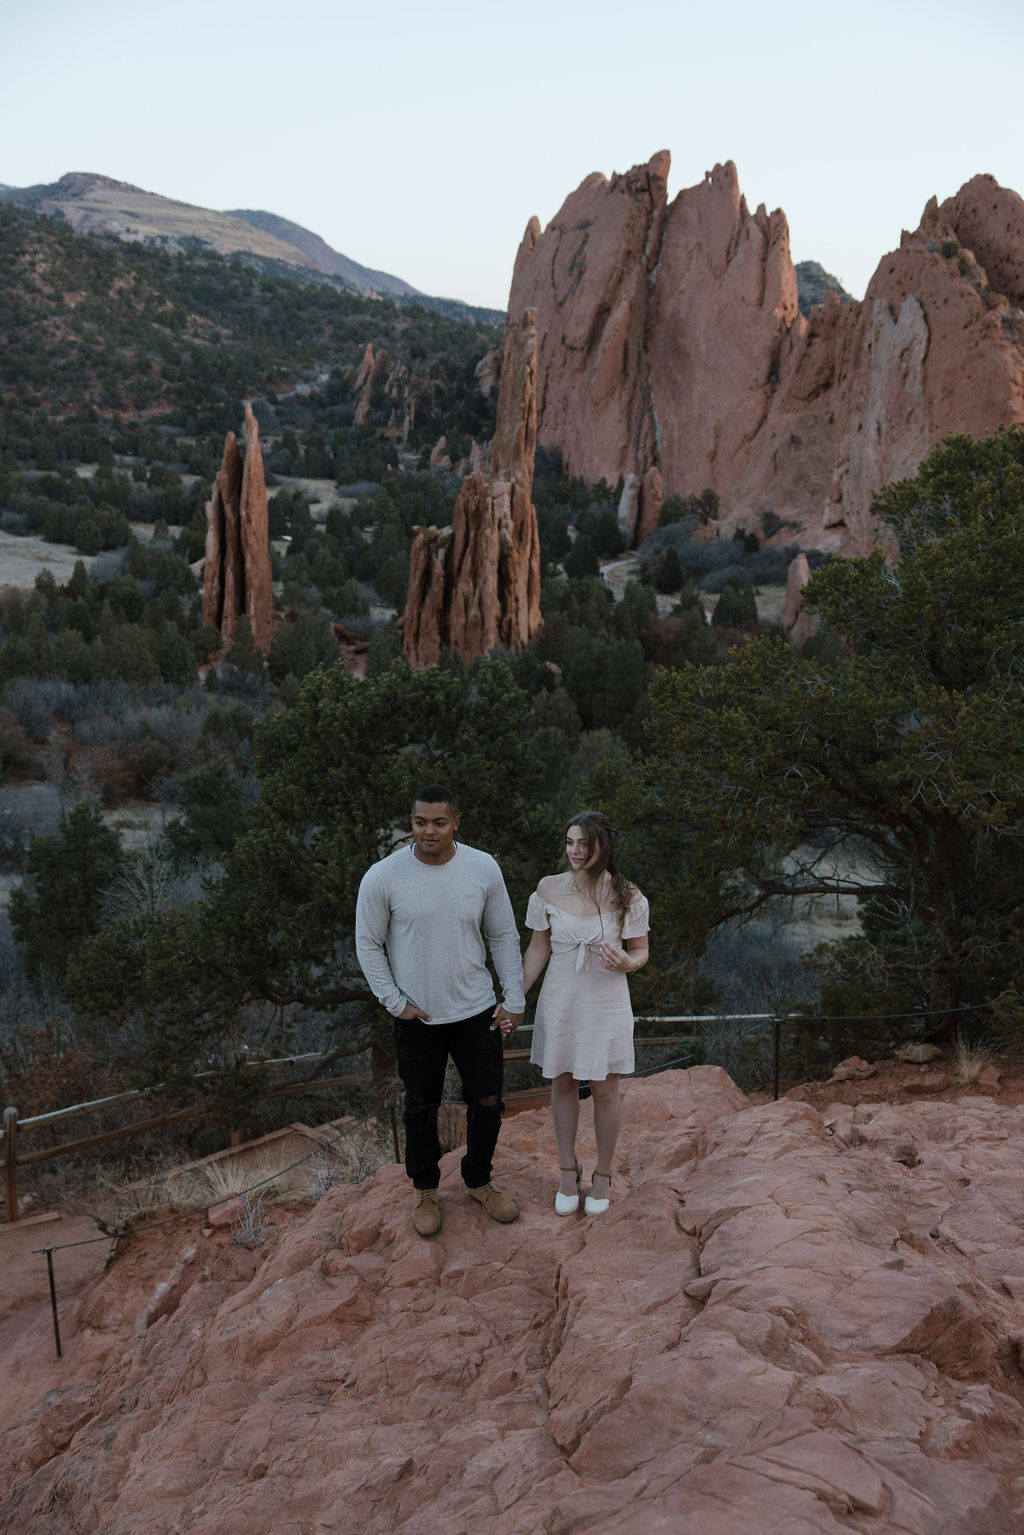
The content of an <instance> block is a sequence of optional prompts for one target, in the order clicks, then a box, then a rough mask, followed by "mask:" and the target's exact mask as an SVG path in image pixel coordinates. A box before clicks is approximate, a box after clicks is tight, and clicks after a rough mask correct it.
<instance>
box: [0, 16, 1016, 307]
mask: <svg viewBox="0 0 1024 1535" xmlns="http://www.w3.org/2000/svg"><path fill="white" fill-rule="evenodd" d="M237 14H238V13H237V12H236V11H234V9H229V8H228V7H227V6H225V5H223V4H218V3H217V0H214V3H213V4H212V5H211V4H210V3H208V0H207V3H204V4H202V5H200V3H199V0H183V3H182V6H181V7H180V8H179V11H178V12H177V14H176V16H175V21H174V28H173V31H172V32H170V33H168V30H167V26H166V23H165V20H164V18H163V17H162V15H161V14H160V13H147V12H139V11H138V10H137V8H135V7H129V5H128V3H127V0H98V3H97V5H96V6H94V7H91V8H90V9H89V11H88V12H87V13H85V12H81V11H80V9H79V8H77V7H75V6H74V5H72V4H71V3H70V0H44V3H42V4H41V5H39V6H38V7H36V8H34V9H33V10H32V12H31V13H29V12H27V11H26V12H25V13H22V14H7V15H6V16H4V17H3V18H0V45H2V46H3V49H4V56H5V60H6V61H7V64H8V70H7V76H8V85H7V88H6V90H5V93H4V101H3V104H2V105H0V126H2V127H6V129H7V133H6V142H7V145H8V152H7V155H6V157H5V159H4V162H3V164H2V165H0V181H2V182H3V183H5V184H7V185H10V186H17V187H23V186H31V185H35V184H48V183H51V182H54V181H57V180H59V178H60V177H61V176H62V175H64V174H66V173H67V172H68V171H70V170H75V169H82V168H88V169H89V170H90V171H91V172H92V173H93V174H99V175H104V176H109V177H111V178H112V179H114V180H117V181H126V182H130V183H131V184H133V185H135V186H138V187H141V188H143V189H144V190H146V191H152V192H155V193H157V194H159V195H160V196H162V197H166V198H170V199H172V200H175V201H180V202H185V203H190V204H193V205H195V206H198V207H204V208H211V209H217V210H219V211H224V210H228V209H231V208H253V209H261V210H264V211H266V212H270V213H274V214H277V215H278V216H280V217H282V218H285V219H289V220H291V221H292V222H294V223H296V224H300V225H302V226H303V227H304V228H306V229H309V230H311V231H312V232H314V233H315V234H318V235H320V236H321V237H322V238H323V239H324V240H326V241H327V243H328V244H329V245H331V246H333V247H334V249H335V250H337V251H339V252H340V253H342V254H343V255H345V256H347V257H348V258H349V259H350V260H352V261H355V262H358V263H359V264H360V265H362V266H365V267H369V268H373V269H375V270H378V271H382V272H387V273H390V274H391V275H393V276H396V277H400V278H402V279H403V280H404V281H406V282H408V283H411V284H412V285H413V286H414V287H416V288H418V289H420V291H421V292H423V293H426V294H430V295H433V296H438V297H445V298H454V299H461V300H462V301H464V302H466V303H471V304H476V305H481V306H484V307H486V308H490V309H500V310H503V309H504V308H505V307H506V303H507V298H508V289H509V283H510V280H511V275H512V266H513V262H514V260H515V255H516V251H517V249H518V246H519V242H520V240H521V239H522V235H523V231H524V229H525V228H526V224H527V222H528V220H529V219H530V218H531V216H533V215H536V216H537V217H538V218H539V219H540V222H541V225H542V227H543V226H546V225H547V224H548V223H549V222H550V220H551V219H552V218H553V217H554V216H555V214H556V213H557V212H558V209H559V208H560V207H561V205H562V203H563V202H564V201H565V199H566V197H568V196H569V194H570V193H571V192H572V191H574V190H575V188H576V187H577V186H578V185H579V184H580V182H581V181H583V180H584V179H585V177H587V176H588V175H590V174H592V173H593V172H595V171H596V172H600V173H601V174H603V175H605V176H608V177H610V176H611V175H612V174H613V173H614V172H624V171H627V170H629V169H630V167H631V166H633V165H636V164H644V163H646V162H647V161H648V160H650V158H651V156H652V155H654V154H655V153H657V152H658V151H659V150H661V149H668V150H669V151H670V153H671V154H672V162H673V163H672V174H671V177H670V181H669V197H670V199H671V198H673V197H675V196H676V195H677V193H678V192H679V191H680V190H681V189H682V188H683V187H687V186H692V185H694V184H696V183H698V182H699V181H700V180H701V179H702V178H703V175H704V173H705V171H707V170H710V169H711V168H712V166H713V165H715V164H716V163H722V162H725V161H726V160H733V161H734V162H735V164H736V167H737V171H738V175H739V182H740V188H741V190H742V192H743V194H744V196H745V197H746V200H747V203H748V206H749V207H750V208H751V209H752V210H753V209H754V208H756V207H757V206H758V204H759V203H764V204H765V205H766V207H767V208H768V209H769V211H771V210H773V209H775V208H781V209H782V210H783V212H784V213H785V214H786V217H787V220H788V222H789V228H790V245H791V251H792V256H793V260H794V262H797V261H804V260H811V261H817V262H819V263H820V264H821V265H822V266H823V267H824V268H825V269H826V271H828V272H830V273H831V274H832V275H833V276H835V277H836V278H837V279H838V280H839V282H840V283H841V284H842V285H843V286H844V287H845V288H846V289H847V290H848V291H849V292H851V293H852V294H853V295H854V296H855V297H858V298H859V297H862V296H863V292H864V288H865V286H866V284H867V282H868V280H869V279H870V277H871V275H872V273H873V272H874V270H875V268H876V266H877V265H878V263H879V262H880V261H881V259H882V257H883V256H884V255H885V254H886V253H887V252H888V251H890V250H892V249H894V248H895V247H896V246H898V244H899V239H900V234H901V231H902V230H903V229H913V228H915V227H916V225H917V223H918V220H919V219H920V216H921V211H922V209H923V208H924V205H925V203H926V202H927V200H928V198H929V197H931V196H933V195H934V196H936V197H937V198H938V199H939V201H940V202H941V201H942V200H943V199H944V198H946V197H950V196H952V195H953V194H955V192H956V191H957V190H958V188H959V187H960V186H961V185H962V184H963V182H965V181H967V180H969V179H970V177H972V176H974V175H978V174H984V173H988V174H991V175H993V176H995V178H996V179H997V181H999V182H1000V183H1001V184H1002V185H1003V186H1006V187H1010V188H1012V189H1013V190H1015V191H1021V190H1022V189H1024V146H1022V145H1021V141H1020V134H1019V130H1018V127H1017V124H1016V121H1015V103H1016V98H1017V93H1018V86H1017V82H1016V79H1015V75H1016V60H1017V58H1018V57H1019V47H1020V45H1021V44H1024V8H1019V7H1017V6H1015V5H1014V4H1012V3H1011V0H979V3H978V4H977V5H976V6H975V7H974V10H973V12H972V16H973V18H974V29H973V37H974V39H976V40H977V47H978V51H979V55H980V53H981V50H982V49H984V69H983V70H982V69H980V68H973V67H972V66H971V64H970V62H968V63H967V65H966V66H965V39H964V33H963V11H962V8H961V7H959V6H954V5H953V4H952V3H951V0H932V3H929V4H926V3H925V0H904V3H903V4H902V5H901V6H900V7H899V8H898V9H897V11H896V12H895V13H894V12H893V11H892V10H891V9H890V8H888V7H886V6H885V5H883V4H882V3H881V0H857V3H855V4H851V5H847V6H845V7H843V9H842V10H841V11H839V12H830V13H829V14H828V15H827V16H822V17H819V18H815V19H814V21H813V25H814V26H816V27H817V28H818V32H817V34H815V35H811V34H810V33H809V32H808V21H807V16H806V13H805V11H803V10H802V9H798V7H797V6H796V4H795V3H793V0H786V3H785V4H784V5H783V7H782V8H781V10H780V9H778V8H776V10H775V11H773V12H772V13H771V15H770V16H769V15H766V14H765V13H764V11H763V9H762V8H759V7H758V8H755V6H754V5H753V4H752V3H751V0H740V4H739V7H738V9H734V11H733V12H732V13H730V21H729V26H728V33H727V34H726V33H725V32H724V30H723V29H722V26H721V24H720V23H718V22H716V21H715V19H714V18H713V17H710V16H708V15H707V14H705V13H703V12H699V11H698V10H697V8H696V7H695V6H693V5H690V6H685V5H684V6H678V5H677V6H671V7H670V6H668V5H667V4H666V3H664V0H644V3H642V4H641V6H640V7H639V9H638V10H637V11H635V12H634V13H633V14H632V16H631V18H630V22H629V30H628V32H624V29H623V19H622V16H621V13H620V12H619V11H618V10H617V9H616V8H613V7H612V5H611V4H609V3H608V0H598V3H597V4H596V5H595V7H593V8H592V9H591V12H590V13H588V24H587V27H586V30H585V32H582V31H580V29H579V28H578V25H577V22H576V14H575V13H574V12H569V11H568V10H567V9H565V8H562V9H557V10H555V11H552V10H551V8H550V7H542V6H541V5H540V4H539V3H538V0H526V3H525V4H523V5H522V6H521V7H520V8H519V10H518V11H517V12H516V13H515V26H514V27H513V26H512V25H510V24H509V23H508V22H507V20H506V18H504V17H503V16H502V15H499V14H495V13H483V14H480V13H478V11H477V10H476V9H474V8H472V7H471V6H470V5H469V4H468V3H466V0H447V3H446V4H444V5H442V6H441V7H440V8H437V9H435V10H434V11H433V12H431V14H430V15H429V16H427V15H425V14H424V13H423V12H422V10H421V9H420V8H417V7H414V6H413V5H411V4H410V3H409V0H399V3H398V4H397V5H396V6H394V7H393V8H392V11H391V13H389V15H390V18H391V24H390V25H389V29H388V32H387V36H386V37H382V35H381V29H380V27H379V24H377V23H375V22H374V21H373V19H372V18H370V17H368V16H366V15H364V14H362V13H361V12H360V11H358V10H357V9H356V8H355V7H352V6H350V7H343V8H342V9H341V10H338V9H337V8H335V7H329V6H328V5H327V4H326V0H300V5H299V6H298V8H297V9H296V10H293V12H292V13H291V20H290V25H289V27H288V29H287V30H285V29H284V28H283V27H282V23H281V19H280V15H279V13H278V12H277V11H276V10H275V8H274V7H273V6H272V5H271V4H270V3H269V0H255V3H254V5H253V6H252V7H250V9H249V10H248V11H247V12H246V13H245V14H246V23H245V25H244V26H243V27H241V28H240V27H239V26H238V25H237ZM197 39H201V40H202V50H201V51H199V49H198V47H197ZM632 39H639V42H638V43H637V45H636V49H635V54H634V56H635V59H636V61H637V63H636V64H635V65H634V67H632V68H624V67H623V63H622V60H623V53H624V49H625V52H626V54H627V56H629V53H630V50H629V46H628V45H629V44H630V42H631V40H632ZM648 40H649V41H648ZM645 43H646V44H647V46H646V51H645ZM996 45H997V46H996ZM651 57H653V58H655V59H656V60H657V61H658V63H659V65H661V68H662V73H661V75H660V76H658V75H656V74H655V73H654V72H653V70H652V69H651V68H649V67H648V62H647V61H648V59H649V58H651ZM221 59H226V60H230V63H231V70H230V72H228V71H227V70H225V69H223V68H221V67H220V66H219V64H218V61H219V60H221ZM675 59H678V60H679V63H678V65H677V66H676V67H675V69H674V70H673V69H672V67H671V65H670V67H669V69H668V70H666V69H665V68H664V65H663V64H662V61H664V60H675ZM716 60H717V61H718V63H717V66H716ZM817 60H820V61H821V62H820V66H819V67H817V68H816V67H815V64H816V61H817ZM709 61H710V63H709ZM197 69H198V70H199V71H200V72H201V78H204V77H205V76H207V75H208V74H212V76H213V77H214V78H215V80H216V81H218V82H222V83H226V84H227V85H228V86H229V88H228V89H225V90H211V91H209V92H205V93H204V92H199V93H198V94H197V93H196V84H197V80H196V72H197ZM247 82H248V84H249V86H250V91H249V95H248V97H247V96H246V94H245V86H246V83H247ZM41 101H42V105H43V106H44V109H45V110H43V111H42V112H41V111H40V105H41ZM240 103H241V109H240ZM26 122H31V124H32V129H31V132H30V133H28V134H26V132H25V129H24V124H25V123H26ZM240 123H241V125H242V129H243V132H244V134H245V135H247V136H244V137H240V136H239V124H240ZM364 145H365V146H368V148H363V146H364ZM350 146H355V147H354V148H353V147H350Z"/></svg>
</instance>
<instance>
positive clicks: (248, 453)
mask: <svg viewBox="0 0 1024 1535" xmlns="http://www.w3.org/2000/svg"><path fill="white" fill-rule="evenodd" d="M240 613H244V614H246V616H247V617H248V619H249V623H250V625H251V627H252V637H253V640H254V642H255V644H256V645H258V646H259V648H260V649H261V650H262V651H264V652H266V651H268V650H269V649H270V642H271V640H272V639H273V636H274V593H273V578H272V574H271V567H270V540H269V534H268V521H267V488H266V482H265V480H264V477H263V455H262V453H261V452H260V435H259V427H258V426H257V424H256V417H255V416H254V415H253V413H252V408H251V407H250V406H249V405H246V407H245V452H244V454H243V453H242V451H241V449H240V448H239V445H238V439H237V438H236V436H235V434H234V432H228V434H227V436H226V438H225V439H224V455H223V458H222V459H221V466H220V471H219V473H218V475H217V478H216V479H215V480H214V482H213V494H212V496H211V499H210V500H209V501H208V502H207V503H206V556H205V561H204V565H203V623H204V624H213V625H214V627H215V628H217V629H219V630H220V632H221V635H222V637H223V640H224V643H225V645H227V644H229V643H230V641H231V638H232V636H233V634H234V632H235V621H236V619H237V618H238V616H239V614H240Z"/></svg>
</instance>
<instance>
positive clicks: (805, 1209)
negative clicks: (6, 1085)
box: [0, 1066, 1024, 1535]
mask: <svg viewBox="0 0 1024 1535" xmlns="http://www.w3.org/2000/svg"><path fill="white" fill-rule="evenodd" d="M625 1095H626V1111H627V1113H626V1124H627V1128H626V1131H625V1134H624V1135H623V1140H622V1144H621V1148H620V1159H619V1169H620V1171H619V1173H618V1174H617V1177H616V1182H615V1186H614V1188H613V1202H612V1206H611V1208H610V1210H609V1212H608V1214H607V1215H605V1216H602V1217H598V1218H589V1219H588V1218H586V1217H582V1216H581V1217H578V1218H576V1217H574V1218H570V1219H560V1218H559V1217H558V1216H556V1215H555V1213H554V1210H553V1209H552V1198H553V1193H554V1189H555V1186H556V1177H557V1173H556V1168H555V1163H556V1161H557V1158H556V1156H555V1147H554V1142H553V1139H552V1135H551V1128H550V1121H549V1117H548V1115H547V1113H546V1112H545V1111H543V1110H538V1111H536V1112H533V1113H526V1114H520V1115H517V1116H516V1117H515V1118H514V1119H512V1120H511V1121H507V1122H506V1125H505V1127H504V1129H503V1131H502V1136H501V1142H500V1144H499V1148H498V1168H497V1176H498V1177H499V1179H500V1181H501V1183H502V1184H503V1185H504V1186H505V1187H507V1188H509V1189H511V1190H513V1191H514V1193H515V1194H516V1196H517V1198H518V1199H519V1200H520V1202H521V1205H522V1216H521V1218H520V1220H518V1221H517V1222H515V1223H514V1224H513V1225H510V1226H497V1225H495V1224H494V1223H493V1222H491V1221H489V1220H488V1219H487V1217H486V1216H485V1215H484V1213H483V1212H482V1211H481V1210H480V1209H479V1208H478V1207H477V1206H476V1205H474V1204H473V1203H472V1202H471V1201H470V1200H468V1199H467V1198H466V1196H465V1192H464V1190H463V1189H462V1185H461V1179H460V1177H459V1171H458V1160H459V1153H458V1152H457V1151H456V1152H453V1153H451V1154H450V1155H449V1156H447V1157H445V1159H444V1161H443V1163H442V1176H441V1190H440V1202H441V1209H442V1214H443V1222H444V1224H443V1226H442V1229H441V1231H440V1233H439V1234H438V1235H437V1236H436V1237H435V1238H433V1239H431V1240H430V1241H423V1240H422V1239H421V1238H419V1237H417V1236H416V1235H415V1233H414V1232H413V1231H412V1229H411V1226H410V1224H409V1204H410V1198H409V1185H408V1181H407V1179H406V1177H405V1174H404V1172H403V1171H402V1169H400V1168H398V1167H394V1166H391V1167H386V1168H384V1169H383V1170H382V1171H381V1172H380V1173H378V1174H377V1176H376V1177H375V1178H374V1179H372V1180H371V1181H369V1182H367V1183H364V1184H361V1185H358V1186H348V1187H346V1188H341V1189H334V1190H333V1191H332V1192H331V1193H329V1194H328V1195H327V1197H326V1198H325V1199H324V1200H323V1201H322V1203H320V1204H319V1205H317V1206H316V1207H315V1208H313V1209H312V1210H309V1211H306V1212H303V1213H301V1214H293V1215H289V1212H287V1211H281V1212H278V1214H276V1215H275V1220H277V1221H278V1223H279V1227H278V1231H277V1234H276V1235H275V1236H273V1237H271V1239H270V1240H269V1241H268V1243H267V1245H265V1246H264V1247H263V1248H261V1249H260V1251H259V1252H258V1253H246V1252H242V1251H240V1250H239V1248H237V1247H232V1246H231V1245H230V1243H229V1242H228V1241H227V1239H226V1235H225V1233H224V1232H222V1231H220V1232H218V1231H212V1230H210V1229H209V1228H207V1229H205V1230H204V1229H202V1225H201V1222H200V1223H197V1224H196V1225H194V1226H192V1227H188V1226H187V1225H186V1226H185V1227H184V1228H182V1227H178V1228H175V1227H170V1228H163V1229H161V1230H157V1231H152V1232H148V1233H142V1234H140V1235H139V1236H137V1237H133V1238H132V1239H131V1240H130V1241H129V1242H128V1243H127V1244H126V1245H125V1246H124V1247H123V1249H121V1250H119V1251H118V1253H117V1255H116V1257H115V1259H114V1262H113V1263H112V1265H111V1266H110V1267H109V1269H108V1271H107V1273H106V1274H105V1275H103V1276H102V1277H101V1278H100V1279H98V1280H96V1281H95V1282H93V1283H92V1284H91V1286H90V1287H89V1288H88V1289H86V1290H85V1291H84V1292H83V1293H82V1295H81V1296H80V1298H79V1299H78V1300H77V1302H75V1303H74V1305H73V1306H72V1305H69V1304H68V1303H67V1302H65V1305H64V1315H63V1331H64V1339H65V1357H64V1359H63V1361H62V1362H61V1363H59V1364H57V1363H55V1362H52V1346H51V1341H52V1340H51V1337H50V1335H49V1314H48V1307H47V1305H46V1299H45V1295H41V1296H40V1298H39V1304H38V1307H37V1312H38V1320H35V1319H33V1320H32V1321H27V1320H24V1318H23V1320H22V1324H21V1326H22V1330H23V1331H24V1330H25V1329H28V1330H29V1331H31V1330H32V1329H33V1328H35V1329H36V1330H37V1331H36V1335H35V1359H34V1361H33V1363H32V1365H31V1368H32V1371H33V1374H34V1376H35V1379H36V1381H37V1384H38V1392H39V1395H38V1400H37V1401H36V1402H34V1403H33V1405H31V1406H29V1407H28V1408H26V1409H25V1410H24V1411H23V1412H22V1413H21V1414H20V1416H19V1417H17V1418H16V1419H14V1420H13V1421H10V1422H8V1423H7V1424H6V1426H5V1427H4V1429H3V1430H2V1432H0V1447H2V1451H3V1453H2V1455H0V1498H2V1500H3V1501H2V1504H0V1515H2V1518H0V1523H2V1524H3V1526H4V1528H5V1529H8V1530H11V1531H12V1532H13V1531H15V1530H16V1531H17V1532H18V1535H56V1532H57V1531H60V1532H61V1535H63V1532H65V1531H66V1532H68V1535H71V1532H82V1535H85V1532H86V1531H99V1530H102V1531H104V1532H105V1535H139V1532H142V1531H145V1532H146V1535H179V1532H180V1531H182V1530H186V1529H187V1530H189V1531H191V1532H193V1535H281V1532H282V1531H285V1530H289V1531H290V1530H294V1531H309V1532H313V1531H317V1532H320V1535H328V1532H335V1535H350V1532H357V1531H358V1532H360V1535H394V1532H396V1531H400V1532H404V1535H433V1532H435V1531H438V1530H452V1531H461V1530H471V1529H477V1528H482V1527H483V1526H485V1525H486V1526H489V1527H491V1528H495V1529H500V1530H501V1531H502V1532H507V1535H536V1532H537V1531H540V1530H550V1531H564V1532H566V1535H568V1532H573V1531H583V1530H586V1531H589V1532H593V1535H612V1532H614V1535H649V1532H650V1531H652V1530H658V1529H665V1530H680V1531H681V1530H686V1531H694V1532H697V1531H699V1532H700V1535H764V1532H765V1531H767V1530H779V1531H781V1530H786V1531H790V1532H792V1535H832V1532H834V1535H840V1532H841V1531H847V1532H848V1531H851V1530H856V1531H859V1532H861V1535H1014V1532H1015V1531H1018V1530H1019V1529H1020V1528H1021V1520H1022V1518H1024V1486H1022V1483H1021V1479H1020V1444H1021V1436H1022V1434H1024V1407H1022V1401H1024V1375H1022V1372H1021V1363H1020V1359H1021V1341H1020V1340H1021V1332H1022V1327H1021V1321H1022V1313H1021V1306H1022V1304H1024V1239H1022V1235H1021V1233H1022V1231H1024V1194H1022V1190H1024V1134H1022V1131H1024V1110H1022V1109H1020V1108H1009V1107H1003V1106H1001V1105H1000V1104H999V1103H993V1102H992V1101H991V1100H990V1099H987V1098H984V1097H981V1098H965V1099H962V1100H960V1101H958V1102H953V1103H945V1102H944V1103H934V1104H933V1103H910V1104H902V1105H896V1104H886V1103H872V1104H870V1105H865V1106H863V1107H850V1106H847V1105H843V1104H833V1105H832V1107H831V1108H829V1109H828V1110H826V1111H825V1112H824V1113H823V1114H822V1113H819V1112H818V1111H817V1110H816V1109H814V1108H813V1107H811V1105H810V1104H808V1103H800V1102H793V1101H786V1100H783V1101H782V1102H781V1103H778V1104H765V1105H760V1106H753V1105H751V1104H749V1103H748V1102H747V1101H746V1100H745V1099H744V1098H743V1096H742V1094H740V1093H739V1092H738V1091H737V1090H736V1088H735V1087H734V1086H733V1085H732V1083H731V1082H730V1081H729V1080H728V1078H727V1077H725V1075H724V1074H723V1073H722V1072H721V1071H720V1070H718V1069H717V1068H715V1067H710V1066H704V1067H697V1068H695V1069H694V1070H691V1071H687V1072H680V1071H670V1072H666V1073H664V1074H663V1075H661V1076H659V1077H657V1078H654V1079H651V1080H649V1081H645V1082H639V1081H638V1082H628V1083H626V1084H625ZM583 1124H584V1126H585V1132H584V1141H585V1144H584V1146H583V1148H582V1149H583V1156H584V1161H585V1164H586V1165H587V1166H588V1167H591V1166H592V1165H593V1154H594V1153H593V1142H592V1135H591V1132H590V1129H589V1124H590V1121H589V1114H587V1113H585V1115H584V1120H583ZM168 1233H171V1234H174V1240H175V1241H176V1243H177V1246H176V1248H173V1250H172V1249H171V1247H170V1246H169V1243H170V1242H171V1240H172V1239H171V1236H170V1235H169V1234H168ZM150 1254H152V1255H157V1256H158V1257H159V1262H158V1264H157V1266H156V1267H154V1262H153V1258H152V1257H148V1256H147V1255H150ZM60 1259H61V1254H59V1253H58V1254H57V1255H56V1261H57V1270H58V1284H59V1283H60ZM39 1261H40V1263H42V1260H41V1259H40V1260H39ZM42 1289H43V1290H44V1291H45V1277H44V1278H43V1281H42ZM34 1315H35V1314H34ZM2 1418H3V1413H2V1403H0V1421H2Z"/></svg>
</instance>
